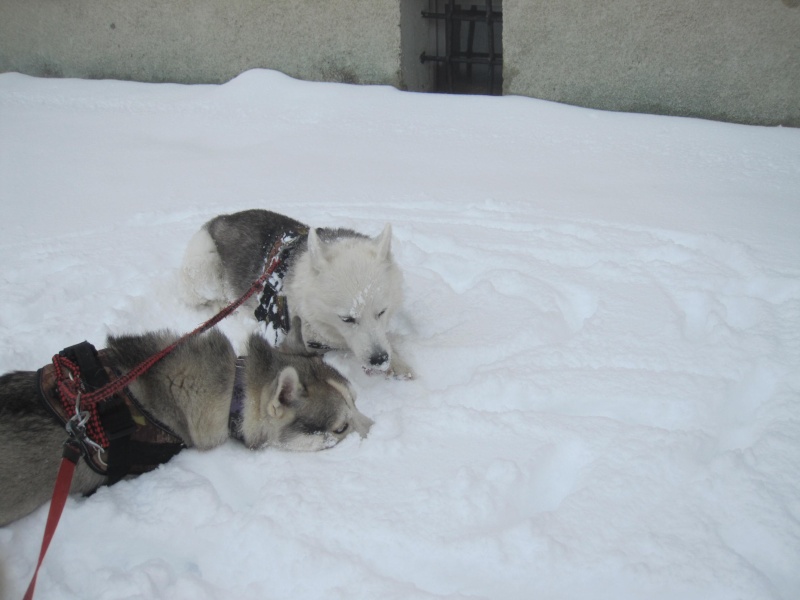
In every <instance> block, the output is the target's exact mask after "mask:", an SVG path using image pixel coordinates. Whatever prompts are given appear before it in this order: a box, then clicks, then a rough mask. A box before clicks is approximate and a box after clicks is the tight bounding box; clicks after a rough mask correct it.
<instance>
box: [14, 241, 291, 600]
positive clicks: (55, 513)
mask: <svg viewBox="0 0 800 600" xmlns="http://www.w3.org/2000/svg"><path fill="white" fill-rule="evenodd" d="M280 249H281V243H280V241H279V242H277V243H276V244H275V246H274V247H273V248H272V251H271V252H270V255H269V258H268V260H269V266H268V267H267V268H266V269H264V273H263V274H262V275H261V277H259V278H258V279H256V280H255V281H254V282H253V285H251V286H250V289H248V290H247V291H246V292H245V293H244V294H243V295H242V297H241V298H239V299H238V300H235V301H234V302H232V303H231V304H229V305H228V306H226V307H225V308H223V309H222V310H221V311H219V312H218V313H217V314H216V315H214V316H213V317H211V318H210V319H209V320H208V321H206V322H205V323H203V324H201V325H200V326H199V327H197V328H196V329H194V330H193V331H190V332H189V333H187V334H185V335H183V336H181V337H180V338H179V339H178V340H176V341H175V342H173V343H172V344H170V345H169V346H167V347H166V348H164V349H163V350H161V351H160V352H158V353H157V354H154V355H153V356H151V357H150V358H147V359H146V360H143V361H142V362H141V363H139V364H138V365H136V366H135V367H134V368H133V369H131V370H130V371H129V372H128V373H126V374H125V375H123V376H122V377H120V378H119V379H117V380H115V381H113V382H111V383H110V384H108V385H106V386H104V387H102V388H100V389H98V390H95V391H94V392H89V393H86V394H81V392H80V389H79V385H80V381H79V379H78V378H75V379H70V380H69V382H67V380H66V379H63V378H59V380H58V381H57V383H56V385H57V386H58V389H59V394H65V395H64V396H62V398H65V397H66V398H71V399H72V400H73V401H75V400H77V399H78V398H80V402H81V404H84V405H85V406H93V405H95V404H97V403H98V402H102V401H103V400H107V399H108V398H110V397H111V396H113V395H114V394H116V393H118V392H119V391H121V390H122V389H123V388H124V387H127V386H128V385H130V383H131V382H132V381H133V380H134V379H136V378H137V377H140V376H141V375H143V374H144V373H146V372H147V371H148V370H150V369H151V368H152V367H153V365H155V364H156V363H157V362H159V361H160V360H161V359H163V358H164V357H165V356H167V355H168V354H170V353H171V352H173V351H174V350H175V348H177V347H178V346H180V345H181V344H182V343H183V342H185V341H186V340H187V339H189V338H191V337H193V336H195V335H198V334H200V333H203V332H204V331H207V330H209V329H211V328H212V327H213V326H214V325H216V324H217V323H219V322H220V321H222V320H223V319H224V318H225V317H227V316H228V315H230V314H231V313H232V312H233V311H235V310H236V309H237V308H239V307H240V306H241V305H242V304H244V303H245V302H246V301H247V300H248V299H249V298H250V296H252V295H253V294H255V293H256V292H258V291H260V290H261V289H262V288H263V287H264V282H265V281H266V280H267V278H269V276H270V275H272V272H273V271H274V270H275V268H276V267H277V266H278V264H279V263H280ZM54 362H56V367H57V368H58V369H59V371H61V369H60V368H59V365H58V361H57V360H56V359H55V358H54ZM76 375H77V373H76ZM78 416H79V415H78ZM68 431H70V435H71V436H72V435H73V433H72V432H71V430H70V429H69V428H68ZM80 457H81V445H80V444H79V443H78V441H77V440H76V439H75V438H74V437H70V438H69V439H67V441H66V442H65V443H64V450H63V454H62V458H61V466H60V467H59V469H58V475H57V476H56V483H55V486H54V488H53V498H52V499H51V501H50V512H49V513H48V514H47V523H46V524H45V528H44V536H43V538H42V547H41V550H40V551H39V561H38V562H37V563H36V569H35V570H34V572H33V577H32V578H31V582H30V585H28V590H27V591H26V592H25V596H24V598H23V600H33V590H34V588H35V587H36V578H37V577H38V576H39V569H40V568H41V566H42V561H44V556H45V554H46V553H47V548H48V547H49V546H50V540H52V539H53V534H54V533H55V531H56V527H58V521H59V519H60V518H61V513H62V511H63V510H64V505H65V504H66V502H67V497H68V496H69V488H70V486H71V485H72V476H73V474H74V473H75V466H76V464H77V462H78V460H80Z"/></svg>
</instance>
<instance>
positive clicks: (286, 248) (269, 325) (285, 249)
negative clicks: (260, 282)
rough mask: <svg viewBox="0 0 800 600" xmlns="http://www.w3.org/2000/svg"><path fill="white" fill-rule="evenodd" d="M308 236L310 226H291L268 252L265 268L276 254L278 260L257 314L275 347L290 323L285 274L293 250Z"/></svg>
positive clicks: (267, 336) (283, 336)
mask: <svg viewBox="0 0 800 600" xmlns="http://www.w3.org/2000/svg"><path fill="white" fill-rule="evenodd" d="M307 236H308V228H307V227H298V228H297V229H292V230H289V231H287V232H286V233H284V234H283V235H282V236H281V237H280V238H279V239H278V240H277V241H276V242H275V244H274V245H273V246H272V249H271V250H270V251H269V252H268V253H267V254H266V258H265V261H264V268H265V269H267V268H269V266H270V264H271V262H272V259H273V257H276V258H277V263H276V265H275V268H274V269H273V271H272V273H271V274H270V276H269V278H268V279H267V281H266V282H265V283H264V290H263V291H262V292H261V296H260V297H259V299H258V306H257V307H256V310H255V315H256V320H258V321H262V322H263V323H264V329H265V336H266V338H267V339H268V340H270V342H271V343H272V345H273V346H275V347H277V346H279V345H280V343H281V342H282V341H283V340H284V338H285V337H286V334H287V333H288V332H289V327H290V326H291V317H290V316H289V306H288V305H287V303H286V296H284V295H282V294H281V290H282V289H283V278H284V277H285V276H286V272H287V271H288V270H289V264H290V262H291V261H290V259H291V257H292V254H294V251H295V249H296V248H297V246H298V245H299V242H300V240H302V239H303V238H305V237H307Z"/></svg>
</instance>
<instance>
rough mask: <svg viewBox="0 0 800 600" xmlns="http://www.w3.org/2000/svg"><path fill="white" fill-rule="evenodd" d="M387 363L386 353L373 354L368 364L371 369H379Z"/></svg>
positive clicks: (387, 356) (387, 355)
mask: <svg viewBox="0 0 800 600" xmlns="http://www.w3.org/2000/svg"><path fill="white" fill-rule="evenodd" d="M387 362H389V354H388V353H386V352H375V353H374V354H373V355H372V356H370V357H369V364H371V365H372V366H373V367H380V366H382V365H385V364H386V363H387Z"/></svg>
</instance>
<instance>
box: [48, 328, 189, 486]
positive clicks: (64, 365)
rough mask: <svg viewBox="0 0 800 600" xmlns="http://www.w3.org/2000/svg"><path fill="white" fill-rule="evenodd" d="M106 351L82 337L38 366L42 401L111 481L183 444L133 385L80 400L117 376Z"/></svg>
mask: <svg viewBox="0 0 800 600" xmlns="http://www.w3.org/2000/svg"><path fill="white" fill-rule="evenodd" d="M104 356H105V352H104V351H101V352H100V353H98V352H97V351H96V350H95V348H94V346H92V344H90V343H88V342H81V343H80V344H76V345H74V346H70V347H69V348H65V349H64V350H62V351H61V352H60V353H59V354H57V355H56V356H54V357H53V364H52V365H47V366H46V367H43V368H42V369H39V372H38V379H39V392H40V394H39V395H40V398H41V400H42V402H43V404H44V406H45V407H46V408H47V409H48V410H49V411H50V413H51V414H53V416H54V417H55V418H56V419H57V420H58V421H59V422H60V423H61V424H62V425H65V426H66V428H67V431H68V432H69V433H70V436H71V439H72V438H74V440H75V441H76V442H77V443H78V444H79V446H80V448H81V451H82V454H83V456H84V458H85V460H86V463H87V464H88V465H89V467H91V469H92V470H93V471H95V472H96V473H98V474H100V475H104V476H106V477H107V478H108V480H107V484H108V485H112V484H114V483H116V482H117V481H119V480H120V479H122V478H123V477H125V476H126V475H129V474H135V475H138V474H141V473H145V472H147V471H152V470H153V469H155V468H156V467H157V466H158V465H160V464H163V463H165V462H167V461H168V460H169V459H170V458H172V457H173V456H174V455H175V454H177V453H178V452H180V450H181V449H183V448H184V447H185V444H184V443H183V440H181V439H180V437H179V436H178V435H176V434H175V433H174V432H173V431H171V430H170V429H169V428H168V427H167V426H166V425H164V424H163V423H161V422H160V421H158V419H156V418H155V417H154V416H152V415H151V414H150V413H149V412H147V411H146V410H145V409H144V408H143V407H142V406H141V404H140V403H139V401H138V400H137V399H136V397H135V396H134V395H133V393H132V392H131V391H130V389H129V388H123V389H122V390H120V391H119V392H117V393H115V394H114V395H112V396H110V397H108V398H106V399H104V400H102V401H99V402H94V403H91V404H89V403H83V402H81V398H86V397H89V394H90V393H91V392H93V391H96V390H98V389H102V388H105V387H106V386H109V385H110V384H111V383H112V382H113V381H116V380H117V375H116V373H115V372H114V371H113V370H112V369H111V368H110V367H107V366H105V365H104V360H103V359H104ZM76 405H77V406H76ZM76 408H77V409H78V411H79V412H80V414H79V415H77V416H76V413H75V410H76Z"/></svg>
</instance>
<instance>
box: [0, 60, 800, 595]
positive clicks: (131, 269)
mask: <svg viewBox="0 0 800 600" xmlns="http://www.w3.org/2000/svg"><path fill="white" fill-rule="evenodd" d="M254 207H263V208H269V209H273V210H277V211H280V212H284V213H286V214H288V215H290V216H292V217H294V218H297V219H300V220H303V221H305V222H308V223H310V224H312V225H315V226H345V227H352V228H354V229H357V230H360V231H363V232H365V233H368V234H371V235H375V234H377V233H379V232H380V231H381V229H382V228H383V225H384V224H385V223H386V222H391V223H392V224H393V227H394V233H395V239H394V252H395V256H396V258H397V260H398V262H399V263H400V265H401V266H402V268H403V270H404V272H405V277H406V282H405V288H406V310H405V311H404V313H403V315H401V316H400V318H399V319H397V323H396V325H397V330H398V333H399V334H400V335H401V342H400V344H399V347H400V349H401V351H402V352H403V354H404V356H405V357H407V358H408V360H409V361H410V362H411V363H412V365H413V366H414V367H415V369H416V371H417V373H418V375H419V377H418V379H417V380H415V381H411V382H402V381H386V380H384V379H382V378H380V377H368V376H367V375H365V374H364V373H362V372H361V371H360V369H359V367H358V365H357V364H356V362H355V361H354V360H351V359H348V357H346V356H333V357H331V358H330V362H331V363H332V364H334V365H335V366H336V367H337V368H339V369H340V370H342V372H343V373H344V374H345V375H346V376H348V377H349V378H350V379H351V381H352V382H353V384H354V386H355V388H356V390H357V391H358V394H359V397H358V405H359V408H360V409H361V410H362V412H364V413H365V414H367V415H369V416H370V417H371V418H373V419H374V420H375V425H374V426H373V428H372V431H371V433H370V436H369V437H368V438H367V439H365V440H363V441H361V440H359V439H357V437H356V436H350V437H348V438H347V439H346V440H345V441H344V442H343V443H342V444H340V445H339V446H337V447H336V448H334V449H332V450H328V451H325V452H321V453H315V454H289V453H285V452H281V451H277V450H264V451H259V452H250V451H247V450H246V449H244V448H243V447H242V446H240V445H239V444H238V443H234V442H229V443H228V444H227V445H225V446H224V447H222V448H219V449H216V450H214V451H211V452H206V453H202V452H197V451H185V452H183V453H181V454H180V455H179V456H178V457H176V458H175V459H173V461H171V462H170V463H169V464H167V465H165V466H164V467H162V468H160V469H158V470H157V471H156V472H154V473H151V474H148V475H145V476H142V477H139V478H138V479H135V480H131V481H126V482H122V483H119V484H117V485H115V486H113V487H110V488H103V489H101V490H100V491H98V492H97V493H96V494H95V495H94V496H92V497H90V498H85V499H84V498H75V499H71V500H70V501H69V503H68V504H67V507H66V510H65V512H64V516H63V518H62V522H61V524H60V527H59V530H58V532H57V534H56V536H55V538H54V540H53V544H52V546H51V548H50V551H49V554H48V556H47V559H46V561H45V564H44V567H43V571H42V573H41V575H40V577H39V584H38V586H37V598H41V599H45V598H53V599H61V598H76V599H78V598H79V599H82V600H83V599H90V598H98V599H99V598H102V599H104V600H110V599H121V598H130V599H132V598H148V599H149V598H164V599H170V600H173V599H182V598H185V599H187V600H189V599H191V600H198V599H205V598H208V599H231V598H237V599H250V598H252V599H256V598H259V599H263V598H271V599H286V598H294V599H310V598H325V599H326V600H328V599H330V600H332V599H336V598H342V599H347V600H353V599H356V598H364V599H376V598H381V599H430V598H447V599H476V598H491V599H498V600H499V599H503V600H512V599H529V598H542V599H587V600H588V599H591V600H597V599H603V598H608V599H614V600H619V599H631V600H632V599H639V598H648V599H681V600H690V599H698V600H700V599H702V600H713V599H719V600H729V599H735V598H741V599H746V600H758V599H782V600H793V599H794V598H798V597H800V569H798V565H800V371H798V365H800V130H797V129H782V128H762V127H747V126H741V125H731V124H723V123H715V122H708V121H700V120H693V119H680V118H670V117H658V116H646V115H631V114H614V113H603V112H599V111H592V110H587V109H578V108H573V107H566V106H561V105H557V104H552V103H546V102H541V101H536V100H532V99H526V98H519V97H503V98H488V97H453V96H437V95H420V94H410V93H402V92H398V91H396V90H393V89H389V88H383V87H356V86H346V85H334V84H321V83H306V82H299V81H294V80H291V79H289V78H287V77H285V76H282V75H280V74H277V73H275V72H269V71H251V72H248V73H245V74H243V75H242V76H240V77H238V78H237V79H235V80H233V81H232V82H229V83H228V84H225V85H222V86H178V85H153V84H138V83H123V82H113V81H76V80H43V79H34V78H29V77H24V76H21V75H16V74H4V75H0V260H1V261H2V269H1V270H0V307H1V310H0V332H1V333H2V335H0V371H1V372H5V371H8V370H12V369H36V368H38V367H40V366H42V365H43V364H45V363H46V362H48V361H49V360H50V357H51V356H52V355H53V354H54V353H55V352H57V351H58V350H60V349H61V348H62V347H64V346H67V345H70V344H73V343H76V342H78V341H81V340H83V339H88V340H90V341H92V342H94V343H95V344H97V345H98V346H101V345H102V343H103V340H104V338H105V335H106V334H107V333H122V332H136V331H143V330H148V329H156V328H163V327H172V328H176V329H179V330H182V331H183V330H189V329H191V328H193V327H194V326H195V325H197V324H198V323H199V322H201V321H202V320H204V319H205V318H207V316H208V314H206V313H203V312H200V311H195V310H192V309H189V308H188V307H187V306H185V305H184V304H182V303H181V301H180V300H179V298H178V296H177V289H176V288H177V276H178V274H177V268H178V266H179V264H180V260H181V256H182V253H183V250H184V248H185V246H186V243H187V242H188V240H189V238H190V237H191V235H192V234H193V233H194V231H195V230H196V229H197V228H198V227H199V226H200V225H201V224H202V223H203V222H204V221H206V220H207V219H208V218H210V217H212V216H214V215H216V214H219V213H223V212H232V211H235V210H240V209H245V208H254ZM252 325H253V322H252V320H251V318H250V317H249V316H248V315H247V314H237V315H235V316H234V317H232V318H231V319H230V320H229V321H227V322H225V323H224V325H223V329H224V330H225V331H226V333H228V334H229V335H230V336H231V337H232V339H234V341H235V342H236V344H237V345H239V346H240V345H241V343H242V341H243V340H244V337H245V336H246V334H247V333H248V332H249V330H250V328H251V327H252ZM31 468H35V466H33V465H32V466H31ZM2 485H6V482H3V483H2ZM45 517H46V507H43V508H42V509H40V510H39V511H37V512H35V513H34V514H32V515H31V516H29V517H26V518H24V519H22V520H20V521H18V522H16V523H14V524H12V525H10V526H7V527H5V528H2V529H0V578H2V581H3V583H2V584H0V585H2V586H4V589H5V593H6V596H7V597H9V598H19V597H21V595H22V592H23V591H24V589H25V587H26V586H27V583H28V579H29V577H30V575H31V572H32V569H33V565H34V562H35V559H36V556H37V554H38V548H39V544H40V541H41V534H42V530H43V527H44V521H45Z"/></svg>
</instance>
